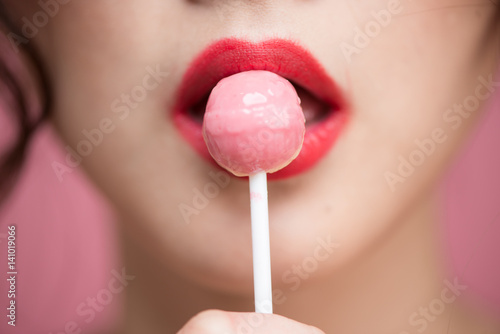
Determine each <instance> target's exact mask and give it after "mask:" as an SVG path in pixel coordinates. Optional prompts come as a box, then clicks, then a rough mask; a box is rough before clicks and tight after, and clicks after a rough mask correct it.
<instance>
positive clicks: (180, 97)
mask: <svg viewBox="0 0 500 334" xmlns="http://www.w3.org/2000/svg"><path fill="white" fill-rule="evenodd" d="M251 70H265V71H270V72H274V73H276V74H278V75H280V76H282V77H284V78H286V79H288V80H290V81H291V82H292V83H293V84H295V85H296V86H299V87H300V88H301V89H305V90H306V91H307V92H308V93H309V94H311V95H312V96H314V97H315V98H316V99H317V100H319V101H321V103H322V104H324V105H326V109H328V110H329V111H330V113H329V114H328V115H327V117H326V119H325V121H324V122H321V123H318V124H320V126H316V124H314V125H312V126H308V128H307V129H306V137H305V139H304V146H303V149H302V152H301V154H299V156H298V157H297V159H296V160H295V161H293V162H292V163H291V164H290V165H289V166H287V167H285V168H284V169H282V170H280V171H278V172H276V173H274V174H270V178H272V179H279V178H284V177H289V176H292V175H295V174H297V173H299V172H302V171H304V170H305V169H308V168H310V167H311V166H312V165H314V164H315V163H316V162H317V161H318V160H319V159H320V158H321V157H322V156H323V155H324V154H325V153H326V151H328V149H329V148H330V147H331V145H332V144H333V142H334V141H335V138H336V137H337V134H338V133H339V131H340V128H341V127H342V124H344V121H345V119H346V118H345V117H343V116H345V113H342V112H341V113H334V112H332V111H345V110H347V103H346V102H345V100H344V99H343V96H342V94H341V91H340V89H339V88H338V87H337V85H336V84H335V82H334V81H333V79H332V78H330V76H328V74H327V72H326V71H325V70H324V68H323V67H322V65H321V64H320V63H319V62H318V61H317V60H316V59H315V58H314V56H313V55H312V54H311V53H310V52H309V51H308V50H306V49H305V48H303V47H301V46H300V45H298V44H296V43H295V42H292V41H289V40H284V39H270V40H266V41H263V42H259V43H253V42H249V41H244V40H239V39H235V38H227V39H223V40H219V41H217V42H215V43H214V44H211V45H210V46H209V47H207V48H206V49H205V50H204V51H202V52H201V53H200V54H199V55H198V56H197V57H196V58H195V59H194V60H193V62H192V63H191V66H190V67H189V68H188V69H187V71H186V73H185V74H184V77H183V80H182V82H181V84H180V86H179V89H178V91H177V96H176V97H177V98H176V102H175V106H174V112H173V117H174V123H175V124H176V126H177V127H178V128H179V129H180V130H181V133H182V134H183V135H184V137H185V139H186V140H187V141H188V142H189V143H190V144H191V145H192V146H193V147H194V148H195V149H196V151H198V153H200V154H201V155H202V156H204V157H205V158H207V159H209V160H212V159H211V156H210V154H209V152H208V149H207V148H206V145H205V143H204V141H203V138H202V134H201V125H200V124H199V122H200V120H196V119H195V118H194V117H191V115H189V114H190V110H191V109H192V108H193V107H194V106H195V105H196V104H199V105H200V104H201V103H202V102H203V98H206V97H208V94H209V93H210V92H211V90H212V88H213V87H215V85H216V84H217V83H218V82H219V81H220V80H221V79H223V78H225V77H228V76H230V75H233V74H236V73H239V72H244V71H251ZM299 96H300V95H299ZM203 111H204V106H203ZM330 116H331V117H330ZM308 145H309V147H308V148H306V146H308ZM304 151H305V152H308V153H304ZM303 153H304V154H303ZM212 161H213V160H212Z"/></svg>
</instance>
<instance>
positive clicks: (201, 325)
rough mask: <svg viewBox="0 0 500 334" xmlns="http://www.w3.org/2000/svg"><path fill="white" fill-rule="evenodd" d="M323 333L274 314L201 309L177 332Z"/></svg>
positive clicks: (189, 333) (212, 333)
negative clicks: (201, 310)
mask: <svg viewBox="0 0 500 334" xmlns="http://www.w3.org/2000/svg"><path fill="white" fill-rule="evenodd" d="M266 333H272V334H281V333H282V334H324V332H323V331H321V330H319V329H317V328H316V327H312V326H308V325H304V324H301V323H299V322H297V321H294V320H290V319H287V318H285V317H282V316H280V315H276V314H260V313H235V312H224V311H218V310H208V311H203V312H201V313H199V314H197V315H196V316H194V317H193V318H191V320H189V321H188V323H187V324H186V325H184V327H183V328H182V329H181V330H180V331H179V332H178V334H266Z"/></svg>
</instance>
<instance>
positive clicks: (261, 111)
mask: <svg viewBox="0 0 500 334" xmlns="http://www.w3.org/2000/svg"><path fill="white" fill-rule="evenodd" d="M304 133H305V119H304V114H303V112H302V108H301V107H300V99H299V97H298V96H297V92H296V91H295V89H294V88H293V86H292V84H291V83H290V82H288V81H287V80H286V79H284V78H282V77H280V76H279V75H277V74H274V73H272V72H267V71H250V72H242V73H238V74H235V75H232V76H230V77H227V78H225V79H222V80H221V81H220V82H219V83H218V84H217V86H215V88H214V89H213V90H212V93H211V94H210V98H209V99H208V104H207V108H206V111H205V118H204V121H203V137H204V138H205V142H206V144H207V147H208V150H209V152H210V154H211V155H212V157H213V158H214V159H215V161H217V163H218V164H219V165H221V166H222V167H224V168H225V169H227V170H228V171H230V172H232V173H233V174H234V175H236V176H249V175H254V174H257V173H259V172H267V173H273V172H276V171H278V170H280V169H282V168H283V167H285V166H287V165H288V164H289V163H290V162H291V161H292V160H293V159H295V158H296V157H297V155H298V154H299V152H300V149H301V147H302V143H303V141H304Z"/></svg>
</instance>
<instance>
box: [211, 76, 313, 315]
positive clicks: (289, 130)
mask: <svg viewBox="0 0 500 334" xmlns="http://www.w3.org/2000/svg"><path fill="white" fill-rule="evenodd" d="M304 133H305V119H304V114H303V112H302V108H301V107H300V99H299V97H298V96H297V92H296V91H295V89H294V87H293V86H292V84H291V83H290V82H289V81H287V80H286V79H284V78H282V77H280V76H279V75H277V74H275V73H272V72H267V71H249V72H241V73H238V74H235V75H232V76H230V77H227V78H224V79H222V80H221V81H220V82H219V83H218V84H217V86H216V87H215V88H214V89H213V90H212V92H211V94H210V97H209V99H208V103H207V107H206V111H205V116H204V120H203V137H204V139H205V143H206V144H207V147H208V150H209V152H210V154H211V155H212V157H213V158H214V159H215V161H216V162H217V163H218V164H219V165H220V166H222V167H223V168H225V169H227V170H228V171H230V172H231V173H233V174H234V175H236V176H248V177H249V183H250V205H251V219H252V249H253V267H254V289H255V306H256V312H261V313H272V289H271V261H270V247H269V218H268V205H267V176H266V173H273V172H276V171H278V170H280V169H282V168H284V167H285V166H287V165H288V164H289V163H290V162H292V160H293V159H295V158H296V157H297V155H298V154H299V152H300V149H301V147H302V143H303V141H304Z"/></svg>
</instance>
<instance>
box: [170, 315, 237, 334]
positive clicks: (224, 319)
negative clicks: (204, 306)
mask: <svg viewBox="0 0 500 334" xmlns="http://www.w3.org/2000/svg"><path fill="white" fill-rule="evenodd" d="M184 333H189V334H230V333H233V322H232V320H231V319H230V317H229V316H228V314H227V313H226V312H223V311H220V310H205V311H202V312H200V313H198V314H197V315H195V316H194V317H193V318H192V319H191V320H190V321H189V322H188V323H187V324H186V325H185V326H184V327H183V328H182V329H181V330H180V331H179V332H178V333H177V334H184Z"/></svg>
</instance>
